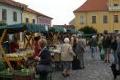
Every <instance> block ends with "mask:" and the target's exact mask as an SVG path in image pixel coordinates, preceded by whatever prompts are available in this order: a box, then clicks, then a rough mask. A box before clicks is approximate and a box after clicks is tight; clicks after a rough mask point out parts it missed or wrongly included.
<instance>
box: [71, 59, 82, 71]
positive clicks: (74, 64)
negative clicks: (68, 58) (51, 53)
mask: <svg viewBox="0 0 120 80" xmlns="http://www.w3.org/2000/svg"><path fill="white" fill-rule="evenodd" d="M80 68H81V67H80V61H79V59H78V58H77V57H74V58H73V61H72V69H73V70H78V69H80Z"/></svg>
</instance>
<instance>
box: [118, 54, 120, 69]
mask: <svg viewBox="0 0 120 80" xmlns="http://www.w3.org/2000/svg"><path fill="white" fill-rule="evenodd" d="M118 64H119V69H120V53H118Z"/></svg>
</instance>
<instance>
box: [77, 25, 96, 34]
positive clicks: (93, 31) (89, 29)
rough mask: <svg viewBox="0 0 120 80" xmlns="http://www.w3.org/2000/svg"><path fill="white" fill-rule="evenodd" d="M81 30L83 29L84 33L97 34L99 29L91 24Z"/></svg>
mask: <svg viewBox="0 0 120 80" xmlns="http://www.w3.org/2000/svg"><path fill="white" fill-rule="evenodd" d="M79 31H82V32H83V33H84V34H97V30H96V29H94V28H93V27H90V26H85V27H83V28H81V29H79Z"/></svg>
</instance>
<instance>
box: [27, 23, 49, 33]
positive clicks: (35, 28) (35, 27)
mask: <svg viewBox="0 0 120 80" xmlns="http://www.w3.org/2000/svg"><path fill="white" fill-rule="evenodd" d="M26 28H27V31H28V32H37V33H41V32H47V31H48V26H44V25H40V24H27V25H26Z"/></svg>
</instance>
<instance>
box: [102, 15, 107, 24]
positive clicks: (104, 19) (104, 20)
mask: <svg viewBox="0 0 120 80" xmlns="http://www.w3.org/2000/svg"><path fill="white" fill-rule="evenodd" d="M107 23H108V16H107V15H104V16H103V24H107Z"/></svg>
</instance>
